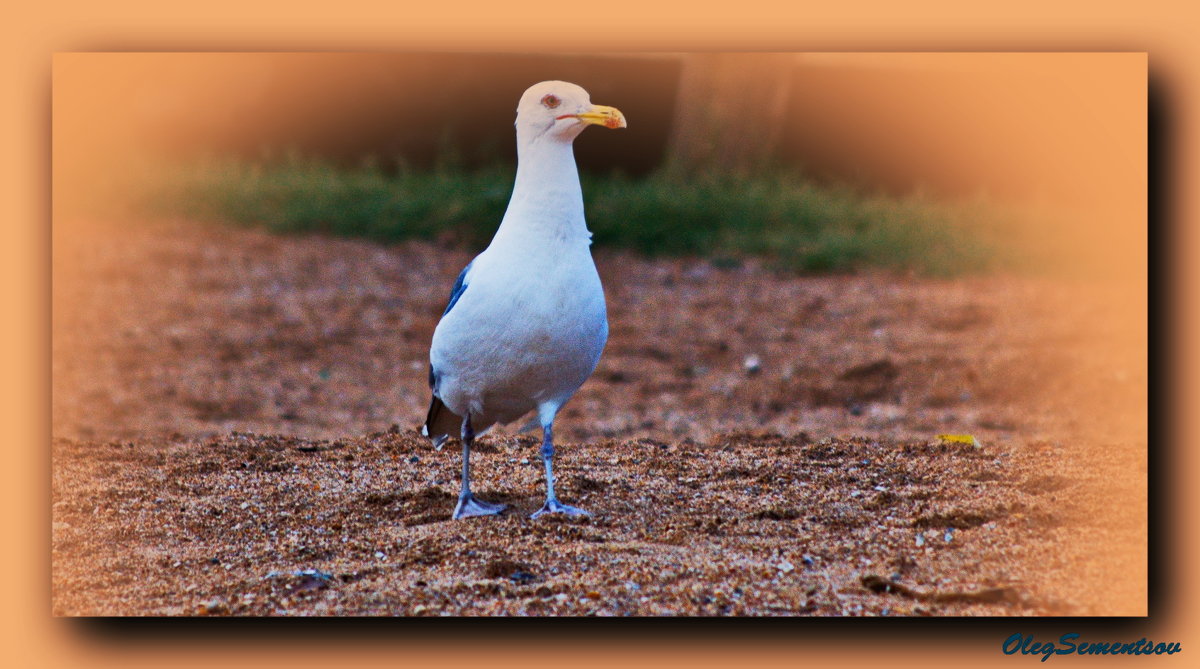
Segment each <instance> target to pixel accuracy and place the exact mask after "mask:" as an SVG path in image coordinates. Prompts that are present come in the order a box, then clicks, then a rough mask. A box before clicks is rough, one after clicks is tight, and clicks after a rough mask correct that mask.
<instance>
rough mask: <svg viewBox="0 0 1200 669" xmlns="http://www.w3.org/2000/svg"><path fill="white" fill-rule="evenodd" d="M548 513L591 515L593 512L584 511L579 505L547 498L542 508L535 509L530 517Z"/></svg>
mask: <svg viewBox="0 0 1200 669" xmlns="http://www.w3.org/2000/svg"><path fill="white" fill-rule="evenodd" d="M547 513H565V514H567V515H568V516H590V515H592V514H591V512H589V511H584V510H583V509H580V508H579V507H575V506H568V505H566V504H563V503H562V502H560V501H558V500H556V499H548V500H546V503H545V504H543V505H542V508H540V509H538V510H537V511H535V512H534V513H533V515H532V516H530V518H537V517H538V516H541V515H543V514H547Z"/></svg>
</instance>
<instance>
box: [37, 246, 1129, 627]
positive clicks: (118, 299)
mask: <svg viewBox="0 0 1200 669" xmlns="http://www.w3.org/2000/svg"><path fill="white" fill-rule="evenodd" d="M54 244H55V250H54V254H55V255H54V277H53V281H54V289H53V294H54V311H53V316H54V329H53V342H52V346H53V373H52V374H53V379H52V381H53V393H54V394H53V434H54V440H53V443H52V445H51V460H52V473H53V479H52V502H51V503H52V512H51V516H52V518H51V522H52V523H53V530H52V547H51V550H52V555H51V559H52V564H53V595H52V597H53V603H52V607H53V611H54V613H55V614H57V615H164V614H165V615H205V614H208V615H213V614H218V615H226V614H234V615H344V614H354V615H361V614H367V615H374V614H385V615H441V614H456V615H462V614H465V615H488V614H534V615H542V614H571V615H591V614H595V615H792V614H802V615H1062V614H1071V615H1144V614H1145V612H1146V577H1147V563H1146V545H1147V533H1146V493H1147V490H1146V452H1147V439H1146V387H1147V380H1146V350H1147V343H1146V332H1145V324H1146V318H1145V311H1144V308H1145V307H1144V303H1142V302H1141V301H1140V298H1141V297H1142V296H1141V295H1139V294H1138V292H1137V291H1136V290H1134V289H1132V288H1130V287H1126V286H1117V285H1097V284H1094V283H1085V282H1080V281H1070V280H1063V279H1048V278H1014V277H988V278H970V279H960V280H953V281H934V280H922V279H914V278H909V277H897V276H894V275H864V276H848V277H847V276H839V277H795V276H784V275H778V274H775V273H773V272H771V271H770V270H769V269H768V268H765V267H763V266H760V265H759V264H756V263H747V264H746V265H744V266H741V267H736V268H716V267H713V266H711V265H709V264H708V263H706V262H704V261H700V260H654V261H649V260H644V259H639V258H636V257H632V256H629V255H624V254H615V253H610V252H606V251H605V250H603V249H601V250H598V252H597V264H598V266H599V268H600V272H601V275H602V278H603V280H604V282H605V286H606V290H607V295H608V301H609V319H610V322H611V336H610V340H609V344H608V347H607V349H606V351H605V353H604V357H603V359H602V360H601V362H600V366H599V368H598V369H597V370H596V373H595V375H594V376H593V378H592V379H591V380H589V381H588V383H587V384H585V386H584V387H583V389H582V390H581V391H580V392H579V394H578V395H577V396H576V397H575V399H574V400H572V402H571V403H570V404H569V405H567V408H565V409H564V410H563V412H562V413H560V415H559V420H558V422H557V423H556V436H557V438H558V441H559V456H558V459H557V467H558V469H557V471H558V475H559V479H560V491H559V492H560V497H561V498H562V499H563V500H564V501H565V502H567V503H571V504H575V505H577V506H582V507H585V508H587V509H589V510H591V511H592V512H593V513H594V515H593V516H591V517H589V518H583V519H571V518H554V517H548V518H541V519H538V520H530V519H529V518H528V515H529V513H530V512H532V511H534V510H536V509H537V508H538V507H539V506H540V505H541V501H542V495H543V494H544V493H543V490H544V488H543V481H542V474H541V467H540V462H539V460H538V457H537V450H536V449H537V440H536V438H534V437H533V436H532V435H521V434H518V433H517V431H516V430H515V429H513V428H515V427H517V426H515V425H514V426H510V427H508V428H502V429H498V430H494V431H492V432H491V433H489V434H488V435H487V436H485V437H483V438H482V440H481V442H480V444H479V446H478V448H477V449H476V452H475V456H474V458H473V460H472V462H473V469H474V473H475V479H476V491H477V493H479V494H480V496H481V497H484V498H485V499H490V500H498V501H503V502H506V503H508V504H509V505H510V506H511V509H510V511H509V512H507V513H506V514H504V515H503V516H500V517H495V518H481V519H470V520H465V521H452V520H450V512H451V510H452V509H453V506H454V498H455V496H456V494H457V486H458V482H457V476H458V470H459V466H460V456H459V451H458V449H457V448H456V447H455V446H454V445H452V446H450V447H448V448H446V449H444V450H442V451H440V452H439V451H435V450H433V449H432V448H431V447H430V445H429V444H428V442H427V441H426V440H424V439H421V438H420V437H419V436H417V435H416V433H415V428H416V427H417V426H418V425H419V423H420V422H421V420H422V419H423V418H424V415H425V410H426V408H427V404H428V389H427V387H426V366H427V360H428V357H427V352H428V344H429V339H430V337H431V335H432V332H433V328H434V326H435V325H436V322H437V318H438V316H439V315H440V314H441V310H442V308H443V307H444V304H445V299H446V297H447V293H448V288H449V286H450V284H451V283H452V282H453V279H454V277H455V276H456V274H457V273H458V271H459V270H460V269H461V267H462V266H463V265H464V264H465V263H466V262H467V261H468V260H469V259H470V256H469V254H466V253H463V252H459V251H451V250H446V249H442V248H438V247H436V246H433V245H429V244H417V243H409V244H403V245H397V246H379V245H374V244H370V243H365V242H358V241H347V240H331V239H325V238H319V237H291V238H288V237H276V236H271V235H267V234H264V233H260V232H255V231H244V230H229V229H221V228H212V227H207V226H200V225H185V224H180V223H175V224H155V225H139V226H120V227H118V226H111V225H88V226H81V225H76V226H59V227H58V228H56V230H55V239H54ZM945 433H955V434H970V435H974V437H976V439H977V440H978V442H979V444H978V445H970V444H960V443H953V442H946V441H944V440H940V439H939V438H938V437H937V435H940V434H945Z"/></svg>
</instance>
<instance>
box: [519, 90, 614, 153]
mask: <svg viewBox="0 0 1200 669" xmlns="http://www.w3.org/2000/svg"><path fill="white" fill-rule="evenodd" d="M516 125H517V130H518V132H523V133H525V134H527V135H528V136H529V137H530V138H531V139H533V138H543V137H544V138H550V139H554V140H556V141H560V142H571V141H572V140H574V139H575V138H576V137H577V136H579V133H581V132H583V129H584V128H586V127H588V126H589V125H602V126H604V127H606V128H624V127H625V115H624V114H622V113H621V112H620V111H619V110H617V109H616V108H614V107H606V106H604V105H594V104H592V100H591V96H589V95H588V92H587V91H585V90H583V89H582V88H580V87H579V86H576V85H575V84H572V83H568V82H566V81H543V82H542V83H540V84H534V85H533V86H530V87H529V89H528V90H526V91H525V94H524V95H522V96H521V101H520V102H519V103H518V104H517V123H516Z"/></svg>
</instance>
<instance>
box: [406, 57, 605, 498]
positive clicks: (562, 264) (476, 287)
mask: <svg viewBox="0 0 1200 669" xmlns="http://www.w3.org/2000/svg"><path fill="white" fill-rule="evenodd" d="M589 125H602V126H604V127H606V128H624V127H625V126H626V124H625V116H624V115H623V114H622V113H621V112H620V111H618V110H617V109H615V108H613V107H605V106H603V105H594V104H592V102H591V97H590V96H589V95H588V92H587V91H585V90H584V89H582V88H580V87H579V86H576V85H575V84H572V83H568V82H565V81H544V82H542V83H539V84H535V85H533V86H531V87H530V88H529V89H528V90H526V91H525V93H524V94H523V95H522V96H521V100H520V102H519V103H518V104H517V120H516V128H517V177H516V182H515V183H514V185H513V192H512V198H511V199H510V200H509V203H508V210H507V211H506V212H505V213H504V218H503V219H502V220H501V221H500V227H499V228H498V229H497V230H496V235H495V237H493V238H492V242H491V244H489V245H488V247H487V248H486V249H485V250H484V251H483V252H482V253H480V254H479V255H478V256H476V257H475V259H474V260H472V261H471V262H470V263H469V264H468V265H467V267H466V268H465V269H464V270H463V271H462V273H461V274H459V275H458V280H457V281H455V283H454V288H453V289H452V290H451V291H450V301H449V303H448V304H447V305H446V310H445V311H444V312H443V313H442V318H441V320H440V321H439V322H438V325H437V329H435V330H434V332H433V342H432V344H431V345H430V349H429V365H430V366H429V387H430V389H431V390H432V391H433V399H432V401H431V402H430V405H429V414H428V416H427V417H426V419H425V425H424V426H423V427H422V430H421V431H422V434H424V435H425V436H427V437H430V438H432V439H433V440H434V443H435V445H436V446H437V447H439V448H440V447H441V445H442V444H443V443H445V441H446V440H447V439H449V438H450V436H452V435H454V434H456V433H457V434H458V436H459V437H461V440H462V490H461V492H460V493H459V496H458V506H457V507H455V509H454V518H455V519H458V518H466V517H469V516H486V515H491V514H497V513H500V512H501V511H503V510H504V509H505V505H504V504H494V503H491V502H485V501H483V500H481V499H479V498H478V497H476V496H475V495H474V494H472V493H471V444H472V442H473V441H474V439H475V435H476V434H482V433H483V431H484V430H486V429H488V428H489V427H491V426H492V425H494V424H497V423H500V424H503V423H509V422H512V421H514V420H516V419H518V418H520V417H522V416H524V415H525V414H528V413H530V412H533V411H536V416H535V422H533V423H531V425H538V424H540V425H541V428H542V448H541V454H542V462H543V464H544V465H545V469H546V503H545V504H544V505H542V508H541V509H540V510H538V511H537V512H536V513H534V514H533V517H534V518H537V517H539V516H541V515H543V514H547V513H565V514H568V515H573V516H578V515H588V512H587V511H584V510H583V509H579V508H576V507H573V506H568V505H566V504H563V503H562V502H560V501H558V497H557V496H556V495H555V493H554V468H553V462H552V461H553V457H554V438H553V425H554V416H555V415H556V414H557V413H558V411H559V409H561V408H562V406H563V405H564V404H566V402H567V400H569V399H570V398H571V396H572V395H574V394H575V391H577V390H579V387H580V386H581V385H583V382H584V381H586V380H587V378H588V377H589V376H591V374H592V371H593V370H595V369H596V363H597V362H599V361H600V352H601V351H602V350H604V344H605V342H606V341H607V339H608V316H607V312H606V309H605V304H604V289H603V287H602V286H601V285H600V276H599V275H598V274H597V273H596V265H595V263H594V262H593V261H592V254H591V248H590V247H591V244H592V233H591V232H589V231H588V228H587V223H586V222H585V221H584V217H583V191H582V189H581V188H580V185H579V172H578V170H577V169H576V167H575V154H574V152H573V149H572V146H571V143H572V142H573V141H574V140H575V138H576V137H578V136H579V133H581V132H583V130H584V128H586V127H588V126H589Z"/></svg>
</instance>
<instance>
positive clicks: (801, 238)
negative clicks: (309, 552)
mask: <svg viewBox="0 0 1200 669" xmlns="http://www.w3.org/2000/svg"><path fill="white" fill-rule="evenodd" d="M512 179H513V170H512V169H511V168H507V167H506V168H500V167H497V168H492V169H487V170H481V171H470V172H465V171H460V170H454V169H438V170H434V171H431V172H416V171H401V172H400V173H398V174H385V173H383V172H382V171H380V170H378V169H375V168H373V167H371V166H364V167H359V168H338V167H333V166H331V165H329V164H325V163H322V162H317V161H308V160H301V159H291V160H288V161H285V162H283V163H282V164H275V165H248V164H242V163H237V162H216V163H207V164H198V165H194V166H191V167H186V168H176V169H167V170H156V171H155V172H154V173H153V174H152V175H151V176H150V177H148V178H147V179H146V180H145V182H144V183H143V184H142V188H141V189H142V191H143V195H142V197H141V198H140V202H139V204H138V206H137V208H138V209H139V210H140V211H141V212H142V213H145V214H151V215H159V216H163V215H166V216H181V217H187V218H194V219H204V220H216V221H224V222H230V223H235V224H239V225H252V226H261V227H264V228H266V229H269V230H272V231H276V232H282V233H301V232H319V233H325V234H332V235H344V236H355V237H366V238H370V239H374V240H378V241H384V242H395V241H400V240H404V239H414V238H416V239H438V240H441V241H450V242H453V243H457V244H461V245H464V246H466V247H469V248H474V249H481V248H482V247H483V246H485V245H486V244H487V242H488V240H490V239H491V237H492V234H494V233H495V230H496V226H497V225H498V224H499V222H500V218H501V217H502V216H503V214H504V209H505V207H506V206H507V204H508V198H509V195H510V193H511V189H512ZM583 188H584V198H585V206H586V210H587V216H588V226H589V227H590V228H591V230H592V231H593V233H594V235H595V237H594V239H595V244H596V246H597V247H601V248H618V247H619V248H627V249H632V250H635V251H638V252H640V253H643V254H647V255H651V256H654V255H676V256H678V255H696V256H704V257H708V258H711V259H713V260H714V261H715V262H738V260H739V259H740V258H744V257H749V256H755V257H764V258H767V259H768V260H769V261H771V262H772V263H773V264H774V265H776V266H777V267H779V268H780V269H785V270H790V271H798V272H804V273H824V272H852V271H861V270H867V269H873V268H879V269H887V270H897V271H908V272H914V273H917V274H921V275H925V276H941V277H945V276H958V275H963V274H975V273H981V272H987V271H991V270H994V269H1001V268H1009V267H1012V266H1013V265H1014V263H1015V262H1016V255H1015V254H1014V253H1012V252H1011V250H1010V249H1007V248H1006V245H1005V239H1004V233H1003V230H1004V229H1005V228H1006V226H1007V223H1008V221H1006V220H1005V219H1004V216H1003V214H1002V213H1000V211H999V209H998V208H997V207H993V206H991V205H989V204H988V203H986V202H984V201H978V202H971V203H956V204H948V203H942V202H938V201H935V200H933V199H931V198H928V197H924V196H921V195H913V196H911V197H905V198H896V197H888V196H882V195H871V194H864V193H862V192H859V191H857V190H854V189H852V188H849V187H839V186H824V185H816V184H814V183H812V182H810V181H806V180H803V179H801V178H800V177H798V176H796V175H791V174H778V175H774V176H771V177H725V176H712V177H707V178H698V179H693V180H689V181H686V182H677V181H672V180H670V179H668V178H666V177H665V176H651V177H648V178H644V179H630V178H626V177H622V176H603V177H602V176H596V175H587V174H585V175H584V177H583Z"/></svg>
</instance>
